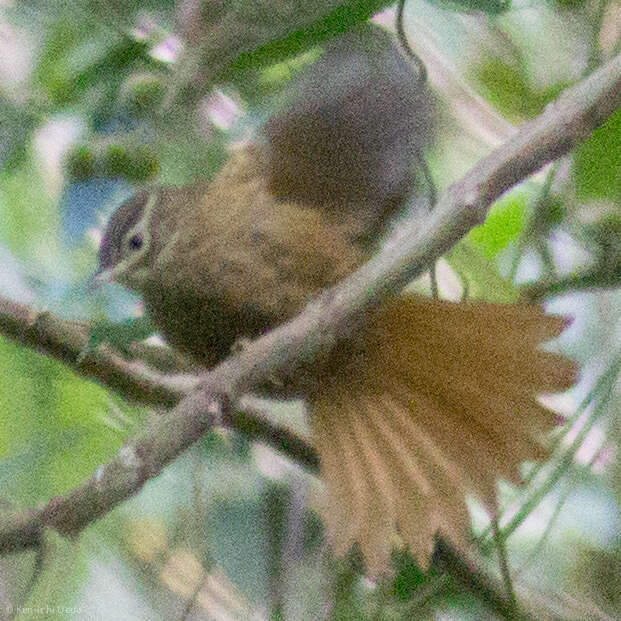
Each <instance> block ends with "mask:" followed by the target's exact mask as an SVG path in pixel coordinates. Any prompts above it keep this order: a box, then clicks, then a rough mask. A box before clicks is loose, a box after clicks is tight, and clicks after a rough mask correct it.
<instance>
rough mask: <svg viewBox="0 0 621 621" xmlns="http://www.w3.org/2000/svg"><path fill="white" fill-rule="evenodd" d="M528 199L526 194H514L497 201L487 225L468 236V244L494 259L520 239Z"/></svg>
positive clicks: (477, 228) (479, 227)
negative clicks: (510, 244)
mask: <svg viewBox="0 0 621 621" xmlns="http://www.w3.org/2000/svg"><path fill="white" fill-rule="evenodd" d="M526 210H527V199H526V195H525V194H524V193H519V194H517V193H512V194H510V195H509V196H506V197H505V198H502V199H500V200H499V201H497V202H496V203H495V204H494V206H493V207H492V209H491V210H490V212H489V214H488V216H487V219H486V220H485V223H484V224H482V225H481V226H477V227H476V228H475V229H473V230H472V231H471V232H470V234H469V235H468V237H467V239H468V242H469V243H470V244H471V245H472V246H474V247H476V248H478V249H479V250H481V251H482V253H483V254H484V255H485V256H486V257H487V258H488V259H493V258H494V257H495V256H496V255H497V254H498V253H499V252H500V251H502V250H504V249H505V248H506V247H507V246H508V245H509V243H511V242H512V241H515V240H516V239H518V238H519V236H520V233H521V232H522V230H523V228H524V224H525V222H526Z"/></svg>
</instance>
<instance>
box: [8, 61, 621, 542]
mask: <svg viewBox="0 0 621 621" xmlns="http://www.w3.org/2000/svg"><path fill="white" fill-rule="evenodd" d="M620 105H621V55H619V56H617V57H616V58H614V59H613V60H611V61H610V62H608V63H607V64H606V65H604V66H603V67H601V68H600V69H599V70H597V71H595V72H594V73H593V74H591V75H590V76H589V77H588V78H586V79H585V80H583V81H582V82H580V83H579V84H577V85H575V86H574V87H572V88H570V89H568V90H567V91H565V92H564V93H563V94H562V95H561V96H560V97H559V99H558V100H557V101H556V102H555V103H553V104H551V105H549V106H548V107H547V108H546V110H545V111H544V112H543V114H541V115H540V116H539V117H537V118H536V119H535V120H534V121H532V122H530V123H527V124H525V125H523V126H522V127H521V128H520V131H519V132H518V133H517V134H516V135H515V136H514V137H513V138H512V139H511V140H510V141H508V142H507V143H506V144H504V145H503V146H501V147H500V148H498V149H496V150H495V151H494V152H493V153H491V154H490V155H489V156H487V157H486V158H484V159H483V160H481V161H480V162H479V163H478V164H477V165H476V166H475V167H474V168H473V169H472V170H471V171H470V172H469V173H468V174H467V175H465V176H464V177H463V178H462V179H461V180H460V181H458V182H457V183H455V184H454V185H452V186H451V187H449V188H448V189H447V190H446V191H444V192H443V193H442V195H441V196H440V197H439V201H438V204H437V206H436V209H435V210H434V211H433V213H432V214H430V215H429V216H428V217H427V218H425V219H422V220H418V219H416V220H408V221H406V222H404V223H403V226H402V227H401V228H400V230H399V232H398V233H397V234H396V235H395V236H394V237H393V238H391V239H390V240H389V241H388V242H387V244H386V245H385V246H384V248H383V249H382V250H381V251H380V252H379V253H378V254H377V255H376V256H375V257H374V258H373V259H372V260H371V261H369V262H368V263H367V264H366V265H364V266H363V267H362V268H360V269H359V270H358V271H356V272H355V273H354V274H352V275H351V276H350V277H349V278H347V279H346V280H345V281H343V282H342V283H341V284H339V285H337V286H335V287H333V288H332V289H330V290H329V291H327V292H326V293H325V294H324V295H323V296H321V298H320V299H318V300H316V301H315V302H313V303H311V304H309V305H308V307H307V308H306V309H305V310H304V312H302V313H301V314H300V315H299V316H297V317H295V318H294V319H293V320H291V321H290V322H288V323H287V324H285V325H283V326H282V327H280V328H278V329H276V330H274V331H272V332H270V333H269V334H267V335H265V336H263V337H261V338H260V339H258V340H256V341H254V342H253V343H251V344H250V345H249V346H248V347H246V348H245V349H244V351H242V352H241V353H239V354H237V355H235V356H232V357H230V358H228V359H227V360H225V361H224V362H222V363H221V364H219V365H218V366H217V367H216V368H214V369H213V370H212V371H210V372H209V373H207V374H205V375H204V376H203V378H202V379H201V382H200V385H199V386H198V387H196V388H194V389H193V390H191V391H190V392H189V393H188V394H187V395H186V396H184V397H183V398H182V399H181V401H180V402H179V403H178V404H177V405H176V407H175V408H174V409H172V410H170V411H168V412H166V413H165V414H163V415H162V416H161V417H160V418H159V419H158V420H157V421H156V422H155V423H154V424H153V426H152V427H150V428H149V429H147V430H145V431H143V432H142V433H141V434H140V435H138V436H137V437H135V438H133V439H131V440H129V441H128V442H127V443H126V445H125V446H124V447H123V448H122V449H121V451H119V454H118V455H117V456H116V458H115V459H113V460H112V461H111V462H109V463H108V464H106V465H104V466H100V468H98V470H97V471H96V472H95V473H94V474H93V476H92V477H91V478H90V479H89V480H88V481H86V482H85V483H83V484H82V485H81V486H80V487H78V488H76V489H74V490H73V491H71V492H69V493H68V494H66V495H64V496H61V497H58V498H55V499H53V500H52V501H50V503H48V505H47V506H46V507H44V508H42V509H33V510H31V511H29V512H26V513H20V514H11V515H6V514H5V515H3V516H2V517H0V553H7V552H12V551H17V550H21V549H26V548H28V547H32V546H34V545H37V544H38V542H39V540H40V535H41V532H42V529H43V527H45V526H51V527H53V528H55V529H56V530H58V531H60V532H61V533H64V534H68V535H76V534H78V533H79V532H80V531H81V530H82V529H83V528H85V527H86V526H87V525H88V524H89V523H90V522H92V521H93V520H94V519H96V518H98V517H100V516H102V515H104V514H105V513H107V512H108V511H110V510H111V509H112V508H114V507H115V506H117V505H118V504H119V503H121V502H122V501H123V500H125V499H126V498H128V497H130V496H132V495H134V494H135V493H136V492H137V491H138V490H139V489H141V487H142V486H143V485H144V483H145V482H146V481H148V480H149V479H150V478H153V477H155V476H157V475H158V474H159V472H160V471H161V470H162V468H164V467H165V466H166V465H167V464H168V463H170V462H171V461H172V460H174V459H175V458H176V457H177V456H178V455H179V454H180V453H181V452H183V451H184V450H185V449H186V448H188V447H189V446H190V445H191V444H192V443H193V442H195V441H196V440H197V439H198V438H199V437H200V436H201V435H202V434H203V433H204V432H205V431H207V430H209V429H210V428H211V427H212V426H213V425H214V424H225V425H228V426H230V427H232V428H235V429H241V430H243V431H250V432H251V433H253V432H256V429H255V430H253V429H251V427H252V425H248V424H247V423H248V420H247V419H244V418H243V416H241V415H239V414H236V413H235V407H236V406H237V405H238V403H239V399H240V397H241V396H242V395H243V394H244V393H247V392H249V391H252V389H253V388H256V387H257V386H259V385H261V384H262V383H263V382H265V381H267V380H268V379H269V378H270V377H272V376H273V375H274V374H276V375H278V374H281V373H287V372H290V371H291V369H292V368H294V367H295V366H296V365H297V364H299V363H300V362H302V361H308V360H310V359H312V357H313V356H315V355H316V354H317V353H318V352H319V351H321V350H326V349H328V348H329V347H330V346H331V344H333V343H334V342H335V340H336V339H337V338H339V337H340V336H341V335H342V333H343V330H344V329H345V327H347V326H351V325H352V324H353V322H354V321H355V319H356V317H357V316H359V315H360V314H361V313H363V312H364V311H365V309H368V308H369V307H370V306H371V305H372V304H375V303H377V302H379V301H380V300H381V299H382V298H383V297H385V296H386V295H388V294H390V292H394V291H398V290H399V289H400V288H401V287H403V286H404V285H405V284H406V283H407V282H408V281H409V280H410V279H412V278H414V277H415V276H417V275H419V274H420V273H421V272H422V271H424V269H425V268H426V266H428V265H429V264H430V263H431V262H432V261H434V260H435V259H436V258H438V257H439V256H440V255H441V254H443V253H444V252H445V251H446V250H448V249H449V248H450V247H451V246H452V245H453V244H455V243H456V242H457V241H459V239H461V238H462V237H463V236H464V235H465V234H466V233H467V232H468V231H469V230H470V229H471V228H472V227H474V226H476V225H477V224H480V223H481V222H483V220H484V219H485V216H486V214H487V211H488V209H489V207H490V205H491V204H492V202H493V201H495V200H496V199H497V198H498V197H499V196H500V195H501V194H503V193H504V192H505V191H506V190H508V189H509V188H510V187H511V186H512V185H514V184H515V183H517V182H519V181H521V180H523V179H524V178H526V177H527V176H528V175H530V174H532V173H534V172H536V171H537V170H538V169H539V168H541V167H542V166H543V165H545V164H547V163H548V162H550V161H552V160H553V159H555V158H557V157H560V156H561V155H564V154H566V153H567V152H569V151H570V150H571V149H572V148H573V147H574V146H575V145H577V144H578V143H580V142H581V141H583V140H584V139H585V138H586V137H588V135H589V134H590V133H591V131H592V130H593V129H594V128H595V127H596V126H597V125H599V124H600V123H601V122H602V121H603V120H605V119H606V118H607V117H608V116H609V115H610V114H612V113H613V112H614V111H615V110H616V109H617V108H618V107H619V106H620ZM4 307H5V308H2V307H0V312H2V311H6V308H7V306H6V304H5V305H4ZM17 308H18V307H17V306H14V307H13V310H14V311H15V310H16V309H17ZM21 311H22V312H23V311H24V308H23V307H21ZM47 317H48V321H52V324H51V326H50V325H48V328H50V329H51V328H52V327H57V328H58V329H59V331H58V333H57V334H54V333H53V332H54V331H53V330H51V333H46V332H45V331H43V332H41V326H42V325H45V322H42V319H43V318H41V319H39V320H37V321H34V322H31V324H32V326H33V330H34V331H28V330H26V331H25V332H20V331H19V329H17V327H16V324H15V323H12V322H11V319H10V317H7V315H6V313H4V314H2V315H0V330H1V331H3V332H4V333H5V334H7V335H8V336H10V337H12V338H15V339H17V340H19V341H20V342H22V343H23V344H25V345H28V346H30V347H33V348H36V349H39V350H42V351H43V352H44V353H48V354H49V355H54V356H55V357H57V358H59V359H61V360H63V361H64V362H66V363H68V364H70V365H71V366H72V367H73V368H74V369H76V370H77V371H78V372H81V373H83V374H87V375H88V376H90V377H95V378H97V379H98V380H99V381H100V382H102V383H105V384H107V385H109V386H111V387H114V388H115V389H120V390H123V388H122V387H123V386H124V385H125V386H129V387H130V388H131V389H129V388H128V390H127V392H125V393H124V394H131V392H132V391H134V389H135V388H136V386H137V382H138V381H139V380H140V381H144V373H143V372H144V369H137V368H133V367H132V368H127V367H125V366H124V365H126V364H129V363H126V362H124V361H122V360H121V359H117V358H115V357H114V356H113V355H112V354H110V356H109V357H108V358H107V359H106V358H105V356H107V355H108V354H105V352H104V353H101V352H100V353H99V354H98V356H104V358H102V359H97V360H98V361H97V362H94V363H93V365H92V366H86V367H85V368H81V367H80V366H78V365H77V362H76V358H74V357H73V356H74V354H75V352H76V351H77V344H76V343H77V342H76V341H74V340H72V339H73V336H72V332H71V330H70V329H69V328H70V327H71V326H70V324H65V323H63V322H60V323H59V324H58V325H56V324H54V322H53V318H51V316H47ZM22 319H23V317H22ZM58 321H60V320H58ZM26 323H28V322H26ZM20 326H22V327H23V324H20ZM73 327H75V326H73ZM35 328H36V329H35ZM63 329H67V330H68V331H67V332H63ZM37 334H38V336H37ZM52 336H53V337H54V339H51V338H50V337H52ZM63 339H66V341H65V340H63ZM98 365H100V366H98ZM134 371H135V372H136V373H137V375H136V376H134V375H132V373H133V372H134ZM147 377H148V379H149V381H151V384H149V386H150V388H149V389H150V390H153V391H154V394H158V393H157V391H158V390H162V391H163V392H162V394H164V395H166V394H168V396H167V397H163V399H164V400H165V399H169V398H171V397H170V395H171V394H173V393H171V392H168V393H166V390H168V391H170V386H168V388H167V389H166V390H164V389H163V386H164V383H162V384H158V379H157V378H156V377H155V376H153V375H150V376H149V375H147ZM140 378H142V379H140ZM159 379H163V378H161V377H160V378H159ZM138 392H139V391H138ZM176 397H177V398H178V397H179V393H178V394H177V395H176ZM158 398H160V397H158ZM240 417H241V418H240ZM256 420H257V421H258V422H259V423H261V424H262V425H263V427H262V430H263V431H265V430H266V428H267V429H269V424H267V426H266V423H265V421H264V420H263V421H261V420H260V417H257V419H256ZM249 427H250V428H249ZM257 435H258V436H259V437H261V431H259V433H258V434H257ZM268 435H269V434H268ZM271 439H272V441H273V442H272V443H276V444H278V442H279V439H278V434H276V436H272V437H271ZM288 439H289V440H291V442H292V444H291V445H290V446H281V447H279V448H281V449H284V450H285V452H286V453H288V454H289V455H291V456H292V457H293V458H294V459H298V460H300V461H302V462H304V463H307V464H309V463H310V462H313V463H315V464H316V463H317V459H316V455H315V454H314V451H313V449H312V447H311V446H310V445H309V444H308V443H307V442H304V441H303V440H302V439H301V438H295V436H290V437H289V438H288ZM285 443H286V441H285Z"/></svg>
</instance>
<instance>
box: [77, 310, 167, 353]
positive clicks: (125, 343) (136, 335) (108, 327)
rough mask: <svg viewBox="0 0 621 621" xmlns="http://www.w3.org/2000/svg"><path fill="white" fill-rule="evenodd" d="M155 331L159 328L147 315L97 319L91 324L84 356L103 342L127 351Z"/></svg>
mask: <svg viewBox="0 0 621 621" xmlns="http://www.w3.org/2000/svg"><path fill="white" fill-rule="evenodd" d="M154 332H157V328H156V327H155V326H154V325H153V323H152V322H151V320H150V319H149V318H148V317H147V316H144V317H138V318H135V319H126V320H125V321H121V322H113V321H110V320H108V319H97V320H95V321H93V322H92V323H91V325H90V329H89V337H88V343H87V344H86V347H85V349H84V351H83V352H82V356H85V355H87V354H88V353H90V352H92V351H93V350H94V349H95V348H96V347H97V346H98V345H101V344H103V343H108V344H110V345H112V346H113V347H114V348H116V349H119V350H121V351H124V352H127V351H128V348H129V345H130V344H131V343H132V342H134V341H143V340H144V339H146V338H147V337H148V336H150V335H151V334H153V333H154Z"/></svg>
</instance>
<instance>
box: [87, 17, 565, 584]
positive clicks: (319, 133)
mask: <svg viewBox="0 0 621 621" xmlns="http://www.w3.org/2000/svg"><path fill="white" fill-rule="evenodd" d="M295 88H296V93H297V95H296V96H295V98H294V100H295V101H294V103H293V104H290V105H289V106H288V107H285V108H284V109H283V110H281V111H280V112H278V113H276V114H275V115H274V117H273V118H272V119H271V120H270V121H268V123H267V125H266V127H265V131H264V140H263V142H262V143H260V144H255V145H253V146H250V147H246V148H244V149H241V150H238V151H236V152H234V153H233V154H232V156H231V157H230V159H229V161H228V163H227V164H226V165H225V166H224V168H223V169H222V170H221V171H220V172H219V173H218V174H217V176H216V177H215V179H214V180H213V181H212V182H210V183H204V182H198V183H196V184H194V185H191V186H187V187H182V188H171V187H167V188H152V189H146V190H144V191H141V192H139V193H138V194H136V196H135V197H134V198H132V199H130V200H129V201H127V202H126V203H125V204H123V205H121V207H119V208H118V210H117V211H116V212H115V213H114V215H113V216H112V218H111V219H110V222H109V224H108V226H107V229H106V231H105V235H104V238H103V241H102V244H101V248H100V251H99V269H98V272H97V274H98V279H99V280H115V281H118V282H120V283H122V284H124V285H126V286H127V287H129V288H131V289H133V290H134V291H137V292H138V293H140V294H141V295H142V297H143V299H144V301H145V303H146V306H147V308H148V311H149V313H150V316H151V317H152V319H153V321H154V322H155V324H157V326H158V327H159V328H160V329H161V331H162V333H163V334H164V336H165V337H166V339H167V340H168V342H169V343H170V344H171V345H173V346H175V347H177V348H179V349H180V350H181V351H183V352H185V353H186V354H189V355H190V356H192V357H193V358H194V360H196V361H197V362H198V363H200V364H201V365H204V366H206V367H209V366H212V365H214V364H215V363H217V362H218V361H220V360H222V359H223V358H224V357H226V356H227V355H229V353H230V350H231V347H232V346H233V345H234V344H235V343H236V342H237V341H238V340H239V339H241V338H252V337H256V336H259V335H260V334H262V333H264V332H266V331H267V330H269V329H270V328H273V327H275V326H277V325H278V324H280V323H282V322H284V321H286V320H287V319H289V318H291V317H292V316H293V315H295V314H296V313H298V312H300V311H301V310H302V309H303V308H304V306H305V305H306V304H307V303H308V301H309V300H311V299H312V298H313V297H314V296H316V295H318V294H319V293H320V292H321V291H322V290H323V289H325V288H326V287H329V286H331V285H334V284H335V283H337V282H338V281H339V280H341V279H342V278H344V277H345V276H347V275H348V274H350V273H351V272H352V271H353V270H355V269H356V268H357V267H358V266H360V265H361V264H362V263H363V262H364V261H365V260H367V259H368V258H369V257H370V255H371V254H372V252H373V249H374V246H375V245H376V244H377V242H378V240H379V238H380V236H381V233H382V231H384V230H385V227H386V225H387V223H388V222H389V221H390V220H391V218H392V217H393V216H394V215H395V213H396V212H397V211H398V210H399V209H400V207H401V206H402V205H403V204H404V202H405V200H406V198H407V197H408V195H409V194H410V193H411V192H413V191H415V189H416V184H415V183H414V179H415V177H416V175H415V174H414V173H413V171H412V162H413V161H414V162H416V161H417V160H420V157H421V152H422V149H423V147H424V146H425V144H426V143H427V141H428V140H429V136H430V134H431V119H432V116H433V115H432V113H431V109H432V106H431V104H430V98H429V95H428V92H427V91H426V89H425V87H424V85H423V84H421V81H420V80H419V79H418V77H417V75H416V73H415V71H414V70H413V68H412V67H411V66H410V64H409V63H408V62H407V61H406V60H405V59H404V58H403V57H402V55H401V54H400V52H399V50H398V48H397V46H396V44H395V42H394V41H393V38H392V37H391V36H390V35H389V34H388V33H386V32H384V31H383V30H380V29H378V28H375V27H371V26H369V25H365V26H363V27H361V28H358V29H356V30H354V31H352V32H350V33H348V34H347V35H345V36H342V37H340V38H339V39H338V40H336V41H333V42H331V43H329V44H328V45H326V47H325V52H324V55H323V56H322V58H321V59H320V60H319V61H318V62H316V63H315V64H314V65H312V66H311V67H310V69H309V70H308V71H307V72H306V73H305V75H304V76H303V77H302V78H301V79H300V81H298V82H297V83H296V87H295ZM564 324H565V322H564V320H563V319H561V318H558V317H549V316H546V315H544V313H543V312H542V310H541V309H540V308H538V307H535V306H528V305H515V306H503V305H499V304H491V303H487V302H479V301H476V302H466V303H460V304H454V303H451V302H447V301H442V300H437V299H429V298H426V297H422V296H412V295H408V296H405V295H404V296H398V295H396V296H395V297H394V298H393V299H391V300H390V301H388V302H387V303H386V304H384V305H383V306H382V307H380V308H378V309H375V310H373V311H370V312H369V314H368V316H367V317H365V321H364V322H363V323H362V325H361V327H360V328H359V329H358V330H356V331H355V333H354V334H353V335H344V338H343V340H342V341H341V342H339V343H338V344H337V345H336V346H335V347H334V349H333V351H332V352H330V354H329V355H328V356H327V357H326V358H325V359H323V358H322V361H321V362H316V363H315V364H314V365H312V366H311V367H310V368H305V369H304V373H300V374H299V376H298V378H297V383H296V377H292V378H287V382H288V384H289V385H288V387H287V388H288V389H290V391H291V392H292V393H299V392H302V393H303V394H304V395H305V397H306V399H307V401H308V403H309V406H310V410H311V416H312V430H313V442H314V444H315V446H316V448H317V451H318V453H319V456H320V461H321V474H322V477H323V479H324V480H325V482H326V485H327V492H328V493H327V501H326V505H325V510H324V513H323V516H324V518H325V523H326V525H327V530H328V535H329V537H330V539H331V541H332V542H333V544H334V546H335V549H336V551H337V552H343V551H346V550H347V549H349V547H350V546H351V545H352V544H353V543H354V542H358V543H359V545H360V547H361V550H362V552H363V554H364V556H365V559H366V562H367V567H368V568H369V570H370V571H371V572H377V571H380V570H382V569H384V568H385V567H386V566H387V562H388V559H389V557H390V550H391V547H392V546H393V545H394V543H395V537H398V539H399V540H400V541H401V542H402V543H403V544H405V545H407V546H409V549H410V551H411V552H412V553H413V554H414V556H415V557H416V558H417V560H418V561H419V563H420V564H421V565H422V566H426V565H427V564H428V562H429V559H430V556H431V554H432V551H433V547H434V538H435V536H436V534H438V533H439V534H441V535H442V536H444V537H446V538H448V539H449V540H450V541H451V542H452V543H453V544H454V545H455V546H456V547H457V548H460V549H464V548H466V547H467V545H468V541H469V524H470V520H469V515H468V510H467V508H466V504H465V502H464V497H465V494H467V493H472V494H474V495H475V496H477V497H478V498H479V499H481V500H483V501H484V502H485V503H487V505H488V506H494V502H495V483H496V480H497V479H498V478H499V477H501V478H505V479H509V480H516V478H517V476H518V466H519V464H520V463H521V462H523V461H525V460H533V459H540V458H545V456H546V451H545V449H544V448H543V446H542V444H541V440H542V437H543V435H544V434H545V432H546V431H549V430H550V429H551V428H552V427H553V426H554V424H555V417H554V415H553V414H552V413H551V412H550V411H548V410H546V409H545V408H543V407H542V406H541V405H539V403H538V402H537V401H536V399H535V396H536V395H537V394H539V393H549V392H556V391H560V390H565V389H566V388H568V387H569V386H570V385H571V384H572V382H573V378H574V366H573V364H572V363H571V362H570V361H568V360H567V359H565V358H563V357H561V356H559V355H555V354H552V353H548V352H544V351H542V350H540V349H538V345H539V344H540V343H542V342H543V341H546V340H548V339H550V338H552V337H554V336H556V335H558V334H559V332H560V331H561V330H562V329H563V327H564Z"/></svg>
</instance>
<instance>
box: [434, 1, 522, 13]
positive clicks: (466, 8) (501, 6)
mask: <svg viewBox="0 0 621 621" xmlns="http://www.w3.org/2000/svg"><path fill="white" fill-rule="evenodd" d="M427 2H429V3H430V4H435V5H436V6H439V7H440V8H443V9H449V10H451V11H458V12H460V13H487V14H488V15H492V16H493V15H500V14H501V13H504V12H505V11H508V10H509V9H510V8H511V0H427Z"/></svg>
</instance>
